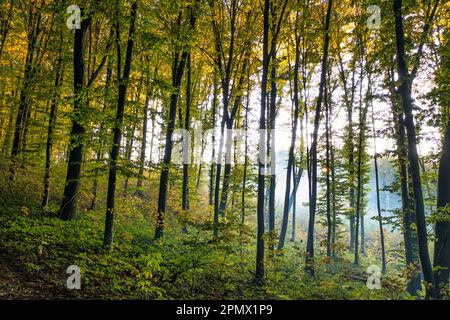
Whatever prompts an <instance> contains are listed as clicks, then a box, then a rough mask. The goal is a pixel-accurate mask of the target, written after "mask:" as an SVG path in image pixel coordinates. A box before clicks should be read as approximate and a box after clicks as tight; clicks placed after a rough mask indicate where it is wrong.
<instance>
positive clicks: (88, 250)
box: [0, 207, 406, 299]
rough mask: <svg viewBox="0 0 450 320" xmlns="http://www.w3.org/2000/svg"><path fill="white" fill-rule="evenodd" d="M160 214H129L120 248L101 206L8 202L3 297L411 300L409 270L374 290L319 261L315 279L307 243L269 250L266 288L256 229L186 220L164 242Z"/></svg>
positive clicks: (2, 221)
mask: <svg viewBox="0 0 450 320" xmlns="http://www.w3.org/2000/svg"><path fill="white" fill-rule="evenodd" d="M150 220H151V219H148V218H146V217H143V216H140V217H139V216H138V217H136V216H134V217H133V218H132V219H127V218H126V217H122V218H121V219H120V220H119V222H118V223H116V226H115V230H114V235H115V238H114V247H113V248H112V250H110V251H105V250H104V249H103V248H102V240H103V215H102V213H101V212H99V211H82V212H80V213H79V214H78V216H77V218H76V219H74V220H73V221H69V222H63V221H61V220H59V219H57V218H56V217H55V215H54V214H51V213H48V212H42V211H40V210H33V209H29V208H23V207H22V208H11V207H9V208H8V209H2V212H1V213H0V269H1V270H0V271H2V272H1V273H2V276H0V298H3V299H5V298H6V299H20V298H27V299H29V298H40V299H47V298H58V299H402V298H406V297H405V296H404V292H403V291H404V290H403V288H404V286H403V284H402V283H401V281H400V280H399V277H396V276H394V275H392V276H391V275H389V276H388V277H387V278H385V279H383V289H381V290H369V289H368V288H367V286H366V283H365V281H364V279H362V280H361V279H357V278H355V277H354V276H352V275H354V274H355V270H352V268H351V267H349V264H347V263H345V262H343V261H340V262H333V263H332V264H331V263H330V261H327V260H317V262H316V274H315V277H314V278H311V277H310V276H309V275H306V274H305V272H304V271H303V268H304V266H303V261H304V257H303V252H304V248H303V247H301V246H300V245H299V244H296V245H291V244H290V245H289V247H288V248H287V249H286V250H285V252H283V254H282V255H280V254H275V255H273V256H271V257H268V258H267V265H266V270H267V280H266V283H265V285H264V286H256V285H254V284H253V283H252V278H253V271H254V261H255V256H254V238H253V236H252V232H251V230H248V229H247V228H246V227H235V228H234V229H233V228H232V227H231V224H230V226H228V227H229V228H228V229H230V230H228V232H221V234H223V236H222V238H219V239H217V240H215V241H212V240H211V234H212V233H211V226H210V225H209V224H208V223H197V225H189V226H188V232H187V233H183V232H181V230H182V227H181V226H180V224H178V227H179V228H175V227H173V228H172V229H169V230H168V232H167V233H166V235H165V239H164V240H163V241H162V242H155V241H154V240H153V230H154V228H153V226H152V224H151V223H150V222H149V221H150ZM174 221H175V220H174ZM172 224H174V223H172ZM175 225H176V224H175ZM223 227H224V230H225V229H227V226H223ZM70 265H77V266H79V267H80V269H81V276H82V288H81V290H68V289H67V288H66V280H67V277H68V276H69V275H68V274H67V273H66V270H67V268H68V266H70Z"/></svg>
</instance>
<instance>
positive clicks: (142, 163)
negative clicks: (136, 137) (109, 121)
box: [136, 88, 151, 197]
mask: <svg viewBox="0 0 450 320" xmlns="http://www.w3.org/2000/svg"><path fill="white" fill-rule="evenodd" d="M149 103H150V92H149V89H148V88H147V93H146V96H145V103H144V117H143V119H142V141H141V150H140V154H139V174H138V179H137V183H136V189H137V191H136V194H137V195H138V196H141V197H142V196H143V194H144V192H143V190H142V183H143V180H144V168H145V150H146V147H147V131H148V128H147V126H148V123H147V122H148V105H149ZM150 154H151V150H150Z"/></svg>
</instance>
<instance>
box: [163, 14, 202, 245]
mask: <svg viewBox="0 0 450 320" xmlns="http://www.w3.org/2000/svg"><path fill="white" fill-rule="evenodd" d="M179 22H180V23H181V21H179ZM195 22H196V18H195V16H194V14H193V12H192V9H191V16H190V25H191V29H194V27H195ZM178 56H179V53H178V52H176V53H175V58H174V62H173V66H172V86H173V88H174V92H173V93H172V94H171V96H170V109H169V118H168V124H167V131H166V137H165V146H164V159H163V167H162V169H161V176H160V179H159V196H158V215H157V224H156V230H155V240H158V239H161V238H162V237H163V235H164V220H165V214H166V205H167V187H168V182H169V166H170V163H171V161H172V146H173V143H172V133H173V131H174V129H175V118H176V112H177V105H178V97H179V95H180V86H181V80H182V78H183V73H184V69H185V66H186V60H187V56H188V51H183V52H182V53H181V58H180V61H179V62H178Z"/></svg>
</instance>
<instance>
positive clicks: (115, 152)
mask: <svg viewBox="0 0 450 320" xmlns="http://www.w3.org/2000/svg"><path fill="white" fill-rule="evenodd" d="M136 15H137V1H134V2H133V3H132V5H131V14H130V30H129V34H128V41H127V51H126V56H125V65H124V68H123V74H122V75H121V73H122V70H121V54H120V30H119V22H118V21H117V25H116V37H117V38H116V41H117V58H118V68H117V70H118V72H117V77H118V79H119V96H118V99H117V113H116V121H115V125H114V140H113V146H112V150H111V157H110V162H109V178H108V193H107V197H106V219H105V237H104V240H103V246H104V247H105V248H107V249H109V248H111V246H112V241H113V226H114V214H115V194H116V180H117V160H118V158H119V151H120V142H121V140H122V125H123V115H124V111H125V99H126V94H127V87H128V80H129V78H130V72H131V59H132V55H133V44H134V40H133V38H134V32H135V22H136ZM118 18H119V15H118V16H117V19H118Z"/></svg>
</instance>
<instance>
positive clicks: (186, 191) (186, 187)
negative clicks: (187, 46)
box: [181, 53, 192, 212]
mask: <svg viewBox="0 0 450 320" xmlns="http://www.w3.org/2000/svg"><path fill="white" fill-rule="evenodd" d="M186 68H187V84H186V114H185V121H184V129H185V130H187V131H189V127H190V122H191V83H192V80H191V74H192V72H191V54H190V53H189V54H188V57H187V66H186ZM189 147H190V146H189V141H187V143H185V144H184V148H189ZM183 152H184V154H188V152H186V150H183ZM188 161H189V159H187V158H184V159H183V190H182V200H181V202H182V203H181V210H183V212H184V211H186V210H189V198H188V197H189V164H188Z"/></svg>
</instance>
